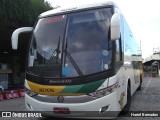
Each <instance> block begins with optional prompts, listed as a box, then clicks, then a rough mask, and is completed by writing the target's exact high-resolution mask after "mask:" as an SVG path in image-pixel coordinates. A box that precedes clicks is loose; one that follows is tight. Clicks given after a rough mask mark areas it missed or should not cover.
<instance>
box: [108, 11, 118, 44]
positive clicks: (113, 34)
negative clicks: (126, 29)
mask: <svg viewBox="0 0 160 120" xmlns="http://www.w3.org/2000/svg"><path fill="white" fill-rule="evenodd" d="M110 33H111V40H113V41H114V40H117V39H120V14H118V13H115V14H113V16H112V18H111V28H110Z"/></svg>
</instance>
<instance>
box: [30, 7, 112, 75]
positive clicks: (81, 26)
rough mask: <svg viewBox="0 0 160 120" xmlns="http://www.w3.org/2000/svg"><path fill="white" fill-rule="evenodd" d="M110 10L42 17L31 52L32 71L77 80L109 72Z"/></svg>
mask: <svg viewBox="0 0 160 120" xmlns="http://www.w3.org/2000/svg"><path fill="white" fill-rule="evenodd" d="M111 16H112V12H111V8H103V9H94V10H87V11H81V12H74V13H68V14H65V15H59V16H53V17H46V18H41V19H40V20H39V21H38V23H37V25H36V27H35V29H34V32H33V37H32V40H31V45H30V49H29V58H28V68H29V71H30V72H32V73H34V74H36V75H39V74H42V73H43V77H48V76H50V77H78V76H80V75H90V74H95V73H99V72H103V71H105V70H108V69H110V67H111V66H110V63H111V58H112V51H111V50H110V49H109V48H110V47H109V45H110V44H109V27H110V19H111Z"/></svg>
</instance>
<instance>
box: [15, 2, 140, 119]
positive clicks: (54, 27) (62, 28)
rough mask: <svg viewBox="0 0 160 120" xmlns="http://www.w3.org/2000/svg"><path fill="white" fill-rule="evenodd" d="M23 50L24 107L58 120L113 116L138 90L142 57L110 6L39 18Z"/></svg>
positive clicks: (81, 7)
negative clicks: (24, 55) (24, 51)
mask: <svg viewBox="0 0 160 120" xmlns="http://www.w3.org/2000/svg"><path fill="white" fill-rule="evenodd" d="M26 32H32V37H31V40H30V42H29V47H28V57H27V66H26V79H25V88H26V94H25V105H26V108H27V109H28V110H31V111H41V112H42V113H43V115H46V116H58V117H75V118H76V117H81V118H86V117H93V118H97V117H98V118H101V116H102V117H116V116H117V115H118V114H119V113H120V112H122V113H127V111H129V108H130V104H131V96H132V95H133V93H134V92H135V91H136V90H137V88H138V89H139V90H140V88H141V83H142V69H141V68H142V67H140V66H142V58H141V54H140V53H139V52H138V48H139V46H138V44H137V43H136V41H135V38H134V37H133V34H132V33H131V31H130V29H129V27H128V25H127V23H126V21H125V19H124V17H123V15H122V13H121V12H120V10H119V8H118V7H117V5H116V4H115V3H113V2H111V1H105V2H96V3H94V2H93V3H89V4H85V5H78V4H77V5H75V6H73V7H68V8H67V7H66V8H63V7H58V8H57V9H54V10H50V11H47V12H44V13H42V14H41V15H40V16H39V18H38V21H37V23H36V25H35V26H34V27H33V28H32V27H23V28H19V29H17V30H15V31H14V33H13V34H12V47H13V49H17V46H18V36H19V34H20V33H21V34H22V33H26Z"/></svg>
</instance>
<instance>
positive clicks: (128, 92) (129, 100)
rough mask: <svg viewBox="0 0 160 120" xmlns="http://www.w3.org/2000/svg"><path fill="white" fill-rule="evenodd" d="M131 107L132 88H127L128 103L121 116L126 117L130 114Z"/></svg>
mask: <svg viewBox="0 0 160 120" xmlns="http://www.w3.org/2000/svg"><path fill="white" fill-rule="evenodd" d="M130 106H131V93H130V87H129V86H128V87H127V103H126V105H125V106H124V108H123V109H122V111H121V113H120V114H121V115H126V114H127V113H128V112H129V109H130Z"/></svg>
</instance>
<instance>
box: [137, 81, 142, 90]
mask: <svg viewBox="0 0 160 120" xmlns="http://www.w3.org/2000/svg"><path fill="white" fill-rule="evenodd" d="M141 88H142V82H140V85H139V87H138V88H137V91H141Z"/></svg>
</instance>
